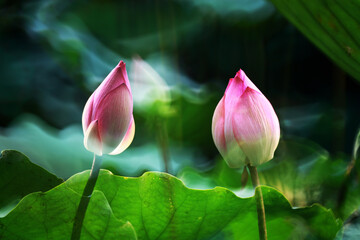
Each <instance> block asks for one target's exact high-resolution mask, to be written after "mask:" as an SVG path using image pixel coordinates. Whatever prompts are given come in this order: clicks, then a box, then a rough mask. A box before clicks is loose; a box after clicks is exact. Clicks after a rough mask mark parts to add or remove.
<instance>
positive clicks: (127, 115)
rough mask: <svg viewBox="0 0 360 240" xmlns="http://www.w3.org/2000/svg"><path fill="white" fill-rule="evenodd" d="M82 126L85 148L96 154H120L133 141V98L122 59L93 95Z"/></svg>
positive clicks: (87, 105)
mask: <svg viewBox="0 0 360 240" xmlns="http://www.w3.org/2000/svg"><path fill="white" fill-rule="evenodd" d="M82 126H83V131H84V145H85V148H86V149H87V150H89V151H91V152H93V153H95V154H97V155H102V154H111V155H115V154H119V153H121V152H122V151H124V150H125V149H126V148H127V147H128V146H129V145H130V143H131V142H132V140H133V138H134V134H135V122H134V117H133V100H132V94H131V89H130V83H129V79H128V76H127V72H126V68H125V63H124V62H123V61H120V63H119V64H118V65H117V66H116V67H115V68H114V69H113V70H112V71H111V72H110V73H109V75H108V76H107V77H106V78H105V80H104V81H103V82H102V83H101V84H100V86H99V87H98V88H97V89H96V90H95V92H94V93H93V94H92V95H91V96H90V98H89V100H88V101H87V103H86V105H85V108H84V112H83V115H82Z"/></svg>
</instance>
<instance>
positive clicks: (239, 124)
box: [212, 69, 280, 168]
mask: <svg viewBox="0 0 360 240" xmlns="http://www.w3.org/2000/svg"><path fill="white" fill-rule="evenodd" d="M212 135H213V139H214V142H215V145H216V147H217V148H218V150H219V152H220V153H221V155H222V157H223V158H224V159H225V161H226V162H227V164H228V165H229V166H230V167H234V168H240V167H242V166H244V165H246V164H250V165H251V166H258V165H260V164H262V163H265V162H267V161H269V160H271V159H272V158H273V156H274V152H275V149H276V147H277V145H278V143H279V138H280V125H279V120H278V118H277V116H276V113H275V111H274V109H273V107H272V106H271V103H270V102H269V101H268V100H267V98H266V97H265V96H264V95H263V94H262V93H261V92H260V90H259V89H258V88H257V87H256V86H255V85H254V84H253V83H252V82H251V81H250V79H249V78H248V77H247V76H246V75H245V73H244V71H242V70H241V69H240V70H239V71H238V72H237V73H236V75H235V77H234V78H231V79H230V81H229V84H228V86H227V88H226V90H225V94H224V96H223V97H222V99H221V100H220V102H219V103H218V105H217V107H216V109H215V112H214V116H213V119H212Z"/></svg>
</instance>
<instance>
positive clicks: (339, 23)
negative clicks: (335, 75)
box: [271, 0, 360, 81]
mask: <svg viewBox="0 0 360 240" xmlns="http://www.w3.org/2000/svg"><path fill="white" fill-rule="evenodd" d="M271 2H272V3H274V5H275V6H276V7H277V8H278V9H279V11H280V12H281V13H282V14H284V16H285V17H286V18H287V19H289V21H290V22H292V23H293V24H294V25H295V26H296V27H297V28H298V29H299V30H300V31H301V32H302V33H303V34H304V35H305V36H306V37H307V38H309V39H310V40H311V41H312V42H313V43H314V44H315V45H316V46H317V47H318V48H320V49H321V50H322V51H323V52H324V53H325V54H326V55H327V56H328V57H329V58H331V60H332V61H334V62H335V63H336V64H337V65H338V66H340V67H341V68H342V69H344V70H345V71H346V72H348V73H349V74H350V75H352V76H353V77H354V78H355V79H357V80H359V81H360V34H359V25H360V15H359V14H358V13H359V10H360V2H359V1H358V0H350V1H341V0H334V1H332V0H325V1H306V0H300V1H297V0H292V1H287V0H271Z"/></svg>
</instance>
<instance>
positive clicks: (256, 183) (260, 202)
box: [248, 164, 267, 240]
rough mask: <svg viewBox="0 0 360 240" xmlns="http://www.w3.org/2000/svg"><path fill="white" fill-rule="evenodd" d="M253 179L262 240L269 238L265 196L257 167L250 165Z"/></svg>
mask: <svg viewBox="0 0 360 240" xmlns="http://www.w3.org/2000/svg"><path fill="white" fill-rule="evenodd" d="M248 168H249V171H250V176H251V181H252V183H253V186H254V188H255V200H256V209H257V215H258V226H259V237H260V240H267V231H266V220H265V206H264V198H263V195H262V192H261V188H260V187H258V186H260V181H259V175H258V172H257V169H256V167H254V166H250V164H249V165H248Z"/></svg>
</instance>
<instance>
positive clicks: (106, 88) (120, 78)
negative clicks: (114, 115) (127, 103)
mask: <svg viewBox="0 0 360 240" xmlns="http://www.w3.org/2000/svg"><path fill="white" fill-rule="evenodd" d="M121 84H125V85H126V86H127V88H128V89H129V90H130V83H129V78H128V75H127V72H126V65H125V63H124V62H123V61H120V63H119V64H118V65H117V66H116V67H115V68H114V69H113V70H112V71H111V72H110V73H109V74H108V75H107V77H106V78H105V79H104V81H103V82H102V83H101V84H100V86H99V87H98V88H97V89H96V90H95V92H94V108H97V107H98V104H99V103H100V102H101V101H102V100H103V98H104V97H105V96H106V95H108V94H109V93H110V92H111V91H113V90H114V89H116V88H118V87H119V86H120V85H121Z"/></svg>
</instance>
